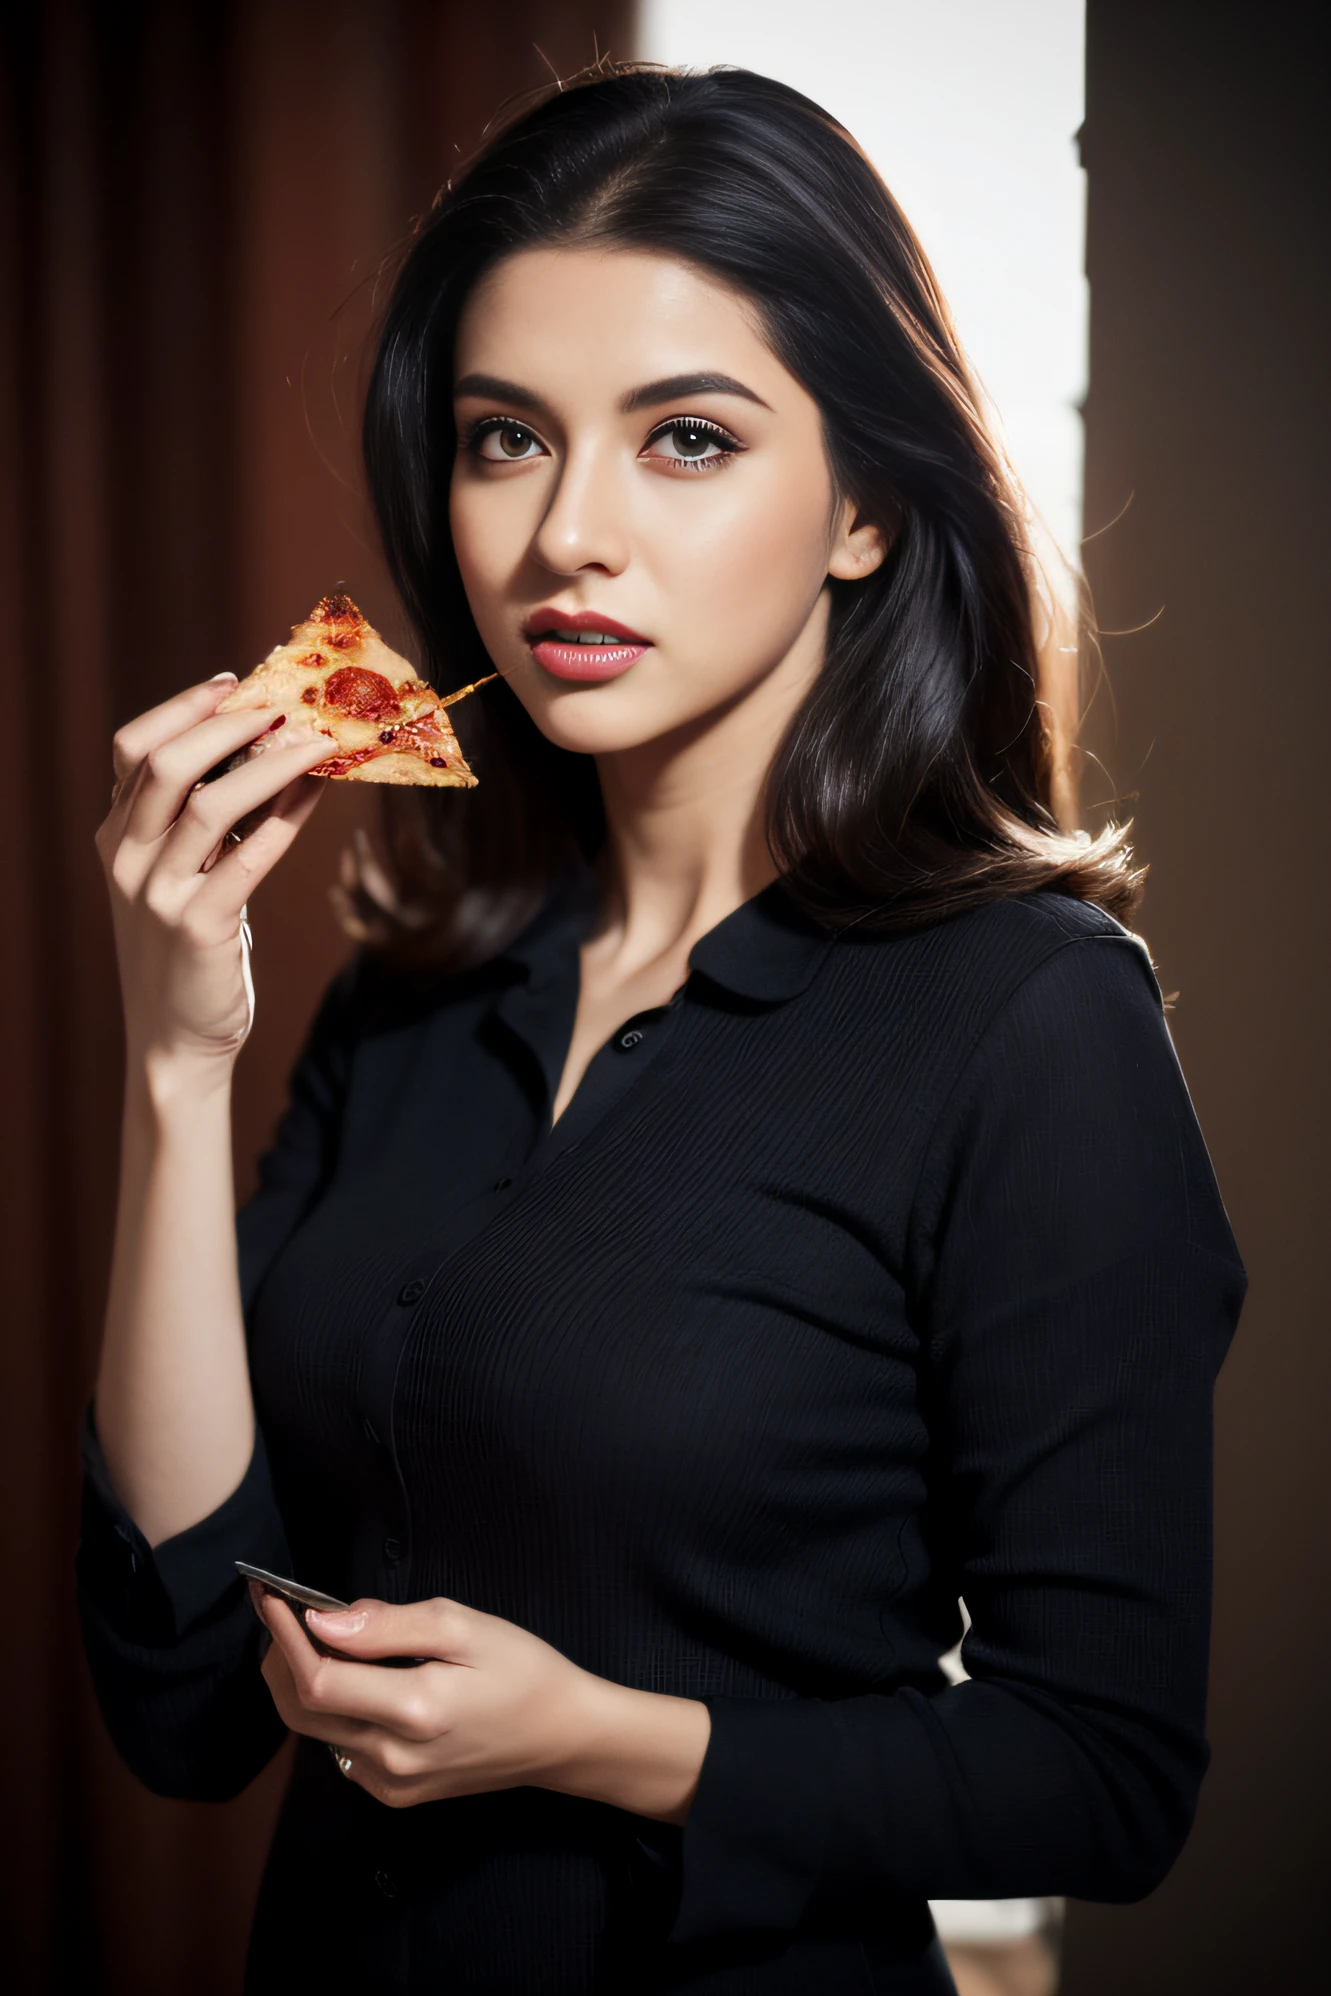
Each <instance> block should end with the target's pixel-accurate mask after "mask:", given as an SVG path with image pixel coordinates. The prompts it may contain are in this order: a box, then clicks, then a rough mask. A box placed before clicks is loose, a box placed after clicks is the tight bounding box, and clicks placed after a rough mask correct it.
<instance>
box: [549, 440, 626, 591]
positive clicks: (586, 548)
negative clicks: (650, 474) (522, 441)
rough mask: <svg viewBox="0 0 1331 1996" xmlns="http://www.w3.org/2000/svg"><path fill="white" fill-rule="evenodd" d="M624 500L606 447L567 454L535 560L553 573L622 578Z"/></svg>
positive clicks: (624, 535)
mask: <svg viewBox="0 0 1331 1996" xmlns="http://www.w3.org/2000/svg"><path fill="white" fill-rule="evenodd" d="M625 501H626V495H625V493H624V492H623V491H622V490H621V488H620V481H619V477H618V475H617V470H616V466H615V463H614V454H613V450H612V448H611V447H610V445H609V444H608V443H607V444H604V445H598V444H596V443H594V442H589V443H588V444H587V446H586V447H585V448H583V449H581V450H573V451H570V452H569V454H568V456H567V457H566V458H565V460H564V463H563V466H562V468H561V470H560V472H559V475H558V477H557V478H556V480H555V486H554V490H553V492H552V493H551V495H550V504H549V505H548V506H547V507H546V509H545V514H544V517H543V518H542V520H541V524H540V526H539V527H538V528H537V531H536V537H535V540H534V541H533V543H532V549H533V552H534V554H535V556H536V558H537V560H538V561H539V562H540V563H541V564H542V566H543V567H545V568H548V569H549V570H550V571H551V573H552V574H554V575H577V574H578V573H580V571H581V570H583V569H584V568H595V569H599V570H601V571H602V572H603V573H604V574H606V575H618V574H620V573H621V572H622V571H623V569H624V567H625V566H626V564H627V562H628V555H629V538H628V523H627V508H626V503H625Z"/></svg>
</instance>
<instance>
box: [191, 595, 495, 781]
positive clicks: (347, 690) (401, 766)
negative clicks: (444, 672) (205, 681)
mask: <svg viewBox="0 0 1331 1996" xmlns="http://www.w3.org/2000/svg"><path fill="white" fill-rule="evenodd" d="M245 708H256V709H268V708H272V709H274V710H275V713H274V720H273V726H272V728H271V730H270V732H269V733H267V734H265V735H261V736H260V737H259V739H258V741H256V742H252V743H251V744H250V746H249V748H248V749H247V750H245V751H243V752H242V755H241V756H240V757H239V758H237V759H238V760H242V761H243V760H247V759H248V758H249V757H250V756H255V755H262V754H263V753H264V752H265V751H266V750H267V749H270V748H276V747H277V746H278V745H279V743H283V744H284V743H287V742H295V741H301V740H303V739H304V738H305V737H306V736H308V735H320V736H323V737H325V738H326V739H327V742H328V749H329V753H328V757H327V760H326V761H324V762H321V763H319V764H318V765H317V766H316V767H315V768H314V769H312V770H311V771H310V775H311V776H323V777H327V778H329V779H331V780H332V781H333V782H344V783H399V784H400V783H410V784H431V785H438V786H444V787H447V788H452V789H471V788H472V787H473V786H474V785H475V782H476V778H475V776H474V775H473V774H472V772H471V770H470V769H469V768H468V766H467V761H466V758H465V756H464V755H463V753H462V750H461V749H460V747H459V746H458V738H457V736H456V735H455V734H454V732H453V729H452V727H451V725H450V723H449V719H448V716H447V714H446V713H445V712H444V709H443V705H442V704H441V702H440V698H439V695H438V694H437V693H436V692H435V690H434V688H433V687H432V686H428V685H426V683H425V681H424V680H422V679H418V678H417V676H416V672H415V668H414V667H413V666H411V665H409V664H408V663H407V661H406V659H405V658H400V657H399V656H398V654H397V653H396V652H395V651H390V650H389V648H388V646H387V645H386V644H385V643H384V641H383V639H382V638H381V637H380V635H379V633H378V631H376V630H374V629H373V628H372V626H371V625H370V624H368V623H367V622H366V620H365V618H364V617H363V616H362V615H361V613H360V611H359V610H358V609H357V608H356V605H355V604H354V603H353V602H352V600H351V598H350V597H349V596H325V597H324V599H323V601H322V602H321V603H319V604H317V605H316V606H315V608H314V609H313V610H312V611H311V613H310V615H309V616H308V617H307V618H306V619H305V622H304V623H303V624H297V625H295V626H294V627H293V629H292V632H291V637H290V640H289V641H288V643H286V644H284V645H278V646H277V647H276V649H275V650H273V651H271V652H269V654H268V656H267V658H266V659H264V661H263V663H262V665H257V666H256V667H255V668H254V670H253V672H251V673H250V674H249V675H248V677H247V678H245V679H242V680H241V682H240V684H239V686H237V687H236V688H235V690H234V692H231V693H228V694H227V696H226V699H225V700H223V701H222V702H221V704H220V706H219V707H218V709H217V711H218V713H219V714H227V713H234V712H237V711H239V710H242V709H245Z"/></svg>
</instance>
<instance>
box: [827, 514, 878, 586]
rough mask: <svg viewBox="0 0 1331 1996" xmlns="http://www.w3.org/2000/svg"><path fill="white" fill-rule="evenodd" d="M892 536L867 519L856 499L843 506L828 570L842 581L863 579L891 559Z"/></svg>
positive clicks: (859, 580)
mask: <svg viewBox="0 0 1331 1996" xmlns="http://www.w3.org/2000/svg"><path fill="white" fill-rule="evenodd" d="M891 544H892V543H891V538H890V536H889V534H888V532H887V529H886V528H885V527H882V526H880V525H878V523H877V522H876V521H873V520H866V519H865V518H864V516H863V514H862V513H860V512H859V510H858V509H857V507H856V505H855V502H854V500H853V499H847V500H846V501H845V503H844V505H843V506H842V507H841V509H840V511H839V513H838V515H837V519H836V524H835V527H834V530H833V535H832V546H831V548H830V550H829V552H828V556H827V572H828V574H829V575H834V576H836V578H837V580H838V581H839V582H863V580H864V578H865V577H866V575H872V574H873V572H874V570H875V569H876V568H880V567H881V566H882V564H883V562H884V561H885V560H886V558H887V550H888V548H889V547H890V546H891Z"/></svg>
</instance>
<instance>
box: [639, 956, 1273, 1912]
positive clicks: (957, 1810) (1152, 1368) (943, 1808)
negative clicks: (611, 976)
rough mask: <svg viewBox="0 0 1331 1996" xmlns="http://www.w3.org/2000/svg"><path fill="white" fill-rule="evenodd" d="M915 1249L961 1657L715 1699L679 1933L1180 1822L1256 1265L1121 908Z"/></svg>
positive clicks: (983, 1060)
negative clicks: (845, 1691) (1223, 1399)
mask: <svg viewBox="0 0 1331 1996" xmlns="http://www.w3.org/2000/svg"><path fill="white" fill-rule="evenodd" d="M906 1275H907V1290H908V1295H909V1298H910V1303H911V1314H912V1320H913V1321H914V1322H915V1323H916V1324H917V1325H918V1327H919V1339H920V1354H921V1355H920V1392H921V1401H922V1404H923V1405H924V1406H925V1407H926V1408H927V1409H928V1420H929V1428H930V1436H931V1458H932V1466H931V1471H930V1490H931V1497H930V1506H929V1509H930V1516H929V1535H930V1542H931V1545H932V1547H933V1550H934V1558H935V1562H936V1565H937V1567H938V1569H939V1571H940V1572H941V1573H943V1574H945V1575H947V1576H949V1577H952V1576H955V1581H956V1588H957V1591H958V1592H960V1593H961V1594H962V1595H963V1596H964V1598H965V1601H966V1604H967V1608H968V1610H969V1612H970V1615H971V1617H972V1627H971V1630H970V1632H969V1634H968V1636H967V1639H966V1642H965V1646H964V1649H963V1659H964V1662H965V1665H966V1669H967V1670H968V1672H969V1673H970V1681H969V1682H966V1683H963V1684H960V1685H957V1686H955V1687H951V1688H947V1689H939V1690H937V1691H936V1692H932V1693H931V1692H926V1691H922V1690H919V1689H914V1688H909V1687H903V1688H901V1689H899V1690H895V1691H884V1692H882V1693H874V1694H872V1695H867V1696H851V1697H847V1698H843V1699H836V1700H817V1699H807V1698H792V1699H790V1700H781V1699H778V1700H773V1701H768V1700H754V1699H732V1698H715V1699H708V1700H707V1703H708V1705H709V1707H710V1710H711V1718H712V1737H711V1742H710V1744H709V1747H708V1751H707V1754H706V1757H705V1760H704V1764H703V1769H702V1775H701V1780H700V1784H699V1788H698V1791H697V1795H696V1798H695V1801H694V1804H693V1807H692V1810H691V1812H690V1815H689V1818H688V1821H687V1823H686V1825H685V1827H684V1831H683V1834H682V1839H681V1857H682V1875H683V1884H682V1895H681V1899H680V1903H679V1908H678V1916H677V1918H676V1921H675V1924H674V1927H673V1929H672V1932H671V1938H672V1940H687V1939H694V1938H697V1937H699V1936H705V1935H710V1934H718V1933H722V1932H725V1931H727V1930H741V1929H764V1928H765V1929H771V1930H777V1931H780V1930H789V1929H790V1928H792V1927H794V1926H795V1925H796V1924H797V1923H798V1922H799V1921H800V1920H801V1918H803V1917H804V1916H805V1915H806V1913H807V1912H809V1911H810V1910H811V1909H812V1908H814V1907H816V1905H817V1904H818V1903H819V1902H822V1903H824V1904H826V1903H833V1904H834V1903H835V1902H836V1901H837V1900H838V1899H839V1898H840V1897H841V1896H842V1895H844V1894H847V1893H854V1894H863V1893H864V1892H865V1891H868V1892H870V1893H871V1894H876V1895H881V1897H882V1898H883V1899H884V1900H888V1899H890V1898H891V1897H892V1895H896V1894H901V1895H911V1896H918V1897H927V1898H993V1897H1009V1896H1020V1895H1030V1894H1061V1893H1068V1894H1072V1895H1076V1896H1079V1897H1083V1898H1088V1899H1102V1900H1122V1899H1132V1898H1136V1897H1139V1896H1140V1895H1142V1894H1144V1893H1146V1892H1147V1891H1149V1890H1151V1889H1152V1887H1153V1886H1154V1885H1155V1884H1156V1883H1158V1881H1159V1880H1160V1878H1161V1877H1162V1876H1163V1874H1164V1873H1165V1871H1166V1870H1167V1869H1168V1867H1169V1865H1170V1864H1171V1863H1172V1862H1173V1859H1174V1858H1175V1856H1176V1855H1177V1853H1178V1851H1179V1849H1180V1847H1181V1845H1182V1843H1183V1840H1184V1838H1185V1836H1186V1834H1187V1831H1188V1828H1189V1826H1190V1824H1191V1820H1192V1816H1193V1812H1194V1809H1195V1806H1196V1799H1197V1793H1198V1788H1199V1784H1200V1781H1201V1778H1202V1774H1203V1772H1204V1769H1205V1766H1206V1761H1207V1747H1206V1744H1205V1738H1204V1718H1205V1686H1206V1660H1207V1646H1208V1630H1209V1614H1210V1535H1211V1401H1212V1389H1213V1384H1214V1379H1215V1375H1216V1372H1217V1370H1218V1368H1219V1365H1220V1362H1221V1360H1222V1358H1223V1355H1224V1353H1225V1350H1226V1348H1227V1345H1228V1342H1229V1340H1230V1337H1231V1336H1232V1333H1233V1329H1234V1326H1235V1324H1236V1322H1237V1318H1238V1313H1239V1309H1240V1306H1241V1302H1242V1297H1243V1292H1244V1286H1245V1277H1244V1273H1243V1270H1242V1267H1241V1265H1240V1263H1239V1260H1238V1255H1237V1251H1236V1248H1235V1246H1234V1242H1233V1238H1232V1235H1231V1233H1230V1230H1229V1226H1228V1222H1227V1220H1226V1218H1225V1214H1224V1209H1223V1207H1222V1205H1221V1203H1220V1198H1219V1194H1218V1191H1217V1189H1216V1186H1215V1182H1214V1179H1213V1176H1212V1173H1211V1168H1210V1163H1209V1160H1208V1158H1207V1155H1206V1151H1205V1147H1204V1145H1203V1142H1202V1139H1201V1135H1200V1132H1199V1130H1198V1128H1197V1124H1196V1120H1195V1118H1194V1115H1193V1112H1192V1108H1191V1104H1190V1102H1189V1100H1188V1095H1187V1091H1186V1088H1185V1086H1184V1083H1183V1079H1182V1076H1181V1074H1180V1072H1179V1068H1178V1064H1177V1060H1176V1058H1175V1055H1174V1050H1173V1047H1172V1044H1171V1042H1170V1039H1169V1035H1168V1031H1167V1028H1166V1025H1165V1022H1164V1018H1163V1015H1162V1011H1161V1006H1160V1002H1159V993H1158V990H1157V989H1156V986H1155V983H1154V979H1153V977H1152V975H1151V972H1150V969H1149V966H1148V964H1147V961H1146V958H1145V954H1144V952H1143V951H1142V950H1141V949H1140V948H1139V947H1138V946H1137V945H1136V944H1135V943H1134V942H1133V941H1132V940H1131V939H1130V938H1128V937H1127V936H1126V934H1125V933H1123V932H1119V933H1116V934H1104V935H1101V936H1098V937H1082V938H1079V939H1077V940H1074V941H1069V942H1066V943H1064V944H1063V945H1062V946H1061V947H1057V948H1055V949H1054V950H1053V951H1052V952H1051V953H1050V954H1049V956H1048V957H1047V958H1046V959H1045V961H1044V962H1043V963H1041V964H1040V965H1039V967H1038V968H1037V969H1035V970H1034V971H1033V972H1032V973H1031V974H1030V975H1029V976H1028V977H1027V978H1026V980H1025V981H1024V983H1022V984H1021V985H1020V987H1019V988H1018V989H1017V991H1016V992H1015V994H1014V995H1013V996H1011V997H1010V998H1009V1000H1008V1001H1007V1003H1006V1004H1005V1005H1004V1006H1003V1007H1002V1008H1001V1010H1000V1012H999V1014H998V1016H997V1017H995V1018H994V1019H993V1020H992V1021H991V1022H990V1023H989V1025H988V1027H987V1029H986V1030H985V1031H984V1033H983V1035H982V1037H981V1038H980V1040H979V1042H978V1044H977V1045H976V1047H975V1049H974V1050H973V1052H972V1054H971V1055H970V1057H969V1059H968V1061H967V1062H966V1065H965V1067H964V1070H963V1072H962V1077H961V1080H960V1081H959V1083H958V1084H957V1085H956V1087H955V1088H954V1089H953V1090H952V1091H951V1095H950V1098H949V1099H948V1100H947V1102H946V1104H945V1105H944V1107H943V1109H942V1110H941V1112H940V1114H939V1117H938V1121H937V1125H936V1127H935V1129H934V1131H933V1134H932V1137H931V1139H930V1143H929V1146H928V1148H927V1151H926V1153H925V1162H924V1165H923V1168H922V1172H921V1176H920V1181H919V1186H918V1191H917V1196H916V1200H915V1206H914V1213H913V1223H912V1239H911V1245H910V1251H909V1266H908V1269H907V1271H906Z"/></svg>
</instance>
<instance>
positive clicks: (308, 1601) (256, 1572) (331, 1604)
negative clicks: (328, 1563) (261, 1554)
mask: <svg viewBox="0 0 1331 1996" xmlns="http://www.w3.org/2000/svg"><path fill="white" fill-rule="evenodd" d="M235 1566H236V1571H237V1573H243V1574H244V1576H245V1578H246V1580H257V1581H258V1583H259V1585H260V1587H262V1588H263V1590H264V1593H265V1594H276V1595H277V1596H278V1598H279V1599H280V1600H283V1601H285V1602H287V1603H288V1604H289V1605H290V1606H291V1607H292V1608H294V1609H295V1611H296V1620H297V1621H298V1622H299V1623H300V1626H301V1627H302V1629H304V1631H305V1637H306V1641H307V1642H310V1643H312V1644H313V1645H314V1647H315V1649H317V1650H318V1652H319V1654H320V1656H334V1657H337V1658H338V1659H339V1661H341V1662H342V1663H382V1664H386V1665H387V1666H388V1668H389V1669H390V1670H411V1669H414V1667H415V1666H416V1665H417V1664H418V1663H429V1661H430V1658H429V1657H428V1656H348V1654H347V1652H346V1650H344V1649H334V1648H333V1646H332V1644H331V1643H326V1642H324V1641H323V1639H322V1637H320V1636H316V1635H315V1633H314V1630H313V1629H312V1628H311V1627H310V1625H309V1623H308V1622H307V1621H306V1619H305V1615H304V1610H305V1609H306V1608H334V1609H335V1608H349V1607H350V1606H351V1603H350V1601H339V1600H338V1598H337V1596H336V1595H335V1594H321V1593H320V1592H319V1590H318V1588H317V1587H302V1586H301V1584H300V1582H299V1581H298V1580H286V1579H284V1578H283V1576H282V1575H281V1574H280V1573H266V1572H265V1571H264V1569H263V1567H261V1566H250V1565H249V1564H248V1562H247V1561H245V1560H243V1559H238V1560H237V1561H236V1562H235Z"/></svg>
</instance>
